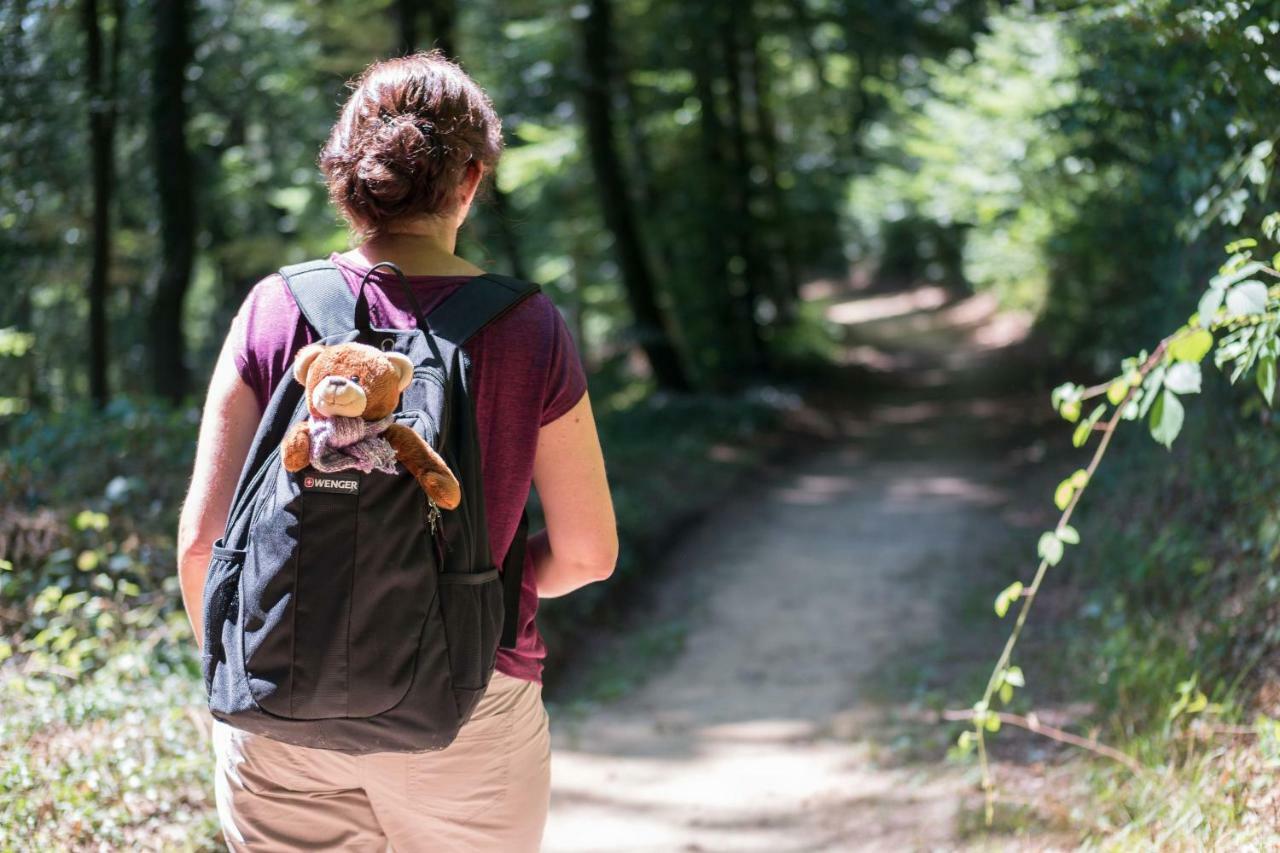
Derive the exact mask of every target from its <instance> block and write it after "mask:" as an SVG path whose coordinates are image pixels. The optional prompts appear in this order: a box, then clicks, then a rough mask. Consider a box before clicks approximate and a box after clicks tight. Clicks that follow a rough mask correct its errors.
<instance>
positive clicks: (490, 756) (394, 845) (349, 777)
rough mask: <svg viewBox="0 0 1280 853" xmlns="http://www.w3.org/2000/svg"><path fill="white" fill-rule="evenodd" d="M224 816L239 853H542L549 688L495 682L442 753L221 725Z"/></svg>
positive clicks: (219, 783) (218, 746)
mask: <svg viewBox="0 0 1280 853" xmlns="http://www.w3.org/2000/svg"><path fill="white" fill-rule="evenodd" d="M213 744H214V753H215V755H216V756H217V778H216V780H215V781H216V790H217V799H218V818H219V820H220V822H221V824H222V831H223V834H224V835H225V837H226V841H227V845H228V846H229V847H230V848H231V849H232V850H233V851H237V853H239V851H255V852H256V851H277V850H343V851H348V850H350V851H365V850H369V851H380V853H381V851H385V850H387V849H389V848H390V849H392V850H394V851H395V853H412V852H413V851H426V850H430V851H464V853H471V851H487V850H493V851H503V852H504V853H507V851H511V853H518V851H536V850H537V849H538V846H539V845H540V844H541V841H542V829H543V826H544V825H545V824H546V820H547V806H548V803H549V800H550V792H551V741H550V737H549V734H548V731H547V712H546V709H545V708H543V705H542V688H541V686H540V685H538V684H535V683H534V682H531V681H523V680H521V679H517V678H511V677H509V676H506V675H503V674H502V673H498V672H495V673H494V674H493V680H492V682H491V683H490V685H489V689H488V690H487V691H486V692H485V695H484V697H483V698H482V699H481V700H480V703H479V705H478V706H477V707H476V711H475V713H474V714H473V715H472V718H471V720H470V721H469V722H468V723H467V724H466V725H465V726H463V727H462V731H461V732H460V733H459V734H458V739H457V740H456V741H454V742H453V743H452V744H451V745H450V746H448V747H447V748H445V749H443V750H440V751H438V752H424V753H393V752H385V753H375V754H373V755H346V754H344V753H340V752H332V751H330V750H323V749H310V748H308V747H302V746H292V745H290V744H286V743H281V742H279V741H275V740H272V739H270V738H267V737H263V736H261V735H254V734H249V733H248V732H244V731H241V730H239V729H236V728H232V727H231V726H228V725H226V724H225V723H221V722H217V721H215V722H214V730H213Z"/></svg>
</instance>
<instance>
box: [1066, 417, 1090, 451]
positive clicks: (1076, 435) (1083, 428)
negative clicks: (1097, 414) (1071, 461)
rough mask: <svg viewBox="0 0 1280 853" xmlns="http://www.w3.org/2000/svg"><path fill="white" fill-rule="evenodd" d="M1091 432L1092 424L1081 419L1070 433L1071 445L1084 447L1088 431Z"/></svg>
mask: <svg viewBox="0 0 1280 853" xmlns="http://www.w3.org/2000/svg"><path fill="white" fill-rule="evenodd" d="M1091 432H1093V424H1091V423H1089V422H1088V421H1081V422H1080V423H1078V424H1076V428H1075V432H1073V433H1071V446H1072V447H1084V446H1085V445H1086V444H1088V443H1089V433H1091Z"/></svg>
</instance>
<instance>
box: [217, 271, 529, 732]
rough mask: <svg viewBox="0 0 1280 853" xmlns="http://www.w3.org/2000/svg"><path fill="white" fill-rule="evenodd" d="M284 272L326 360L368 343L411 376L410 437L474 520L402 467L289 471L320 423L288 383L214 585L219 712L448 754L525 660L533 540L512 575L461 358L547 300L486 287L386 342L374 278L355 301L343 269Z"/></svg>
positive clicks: (512, 558) (406, 397)
mask: <svg viewBox="0 0 1280 853" xmlns="http://www.w3.org/2000/svg"><path fill="white" fill-rule="evenodd" d="M379 266H383V265H379ZM385 266H391V265H385ZM393 268H394V267H393ZM375 269H376V267H375ZM395 271H396V273H397V274H399V270H398V269H396V270H395ZM280 272H281V275H283V276H284V278H285V281H286V283H287V285H288V287H289V289H290V291H291V292H292V294H293V296H294V298H295V300H296V301H297V303H298V306H299V307H300V308H301V309H302V313H303V316H304V317H305V318H306V320H307V322H308V323H309V324H310V325H311V326H312V327H313V328H314V329H315V331H316V333H317V334H318V335H319V337H320V339H321V340H323V341H324V342H325V343H330V344H332V343H340V342H344V341H359V342H361V343H367V344H371V345H373V346H376V347H380V348H382V349H384V350H388V351H390V350H394V351H396V352H400V353H403V354H405V355H407V356H408V357H409V358H410V359H411V360H412V361H413V363H414V365H415V367H414V374H413V381H412V382H411V384H410V385H409V387H408V388H406V389H405V391H404V393H403V394H402V396H401V401H400V406H399V408H398V409H397V411H396V413H395V419H396V421H397V422H398V423H401V424H404V425H406V426H408V427H410V428H412V429H414V430H415V431H417V432H418V434H419V435H421V436H422V437H423V438H424V439H426V440H427V442H428V443H430V444H431V445H432V446H433V447H435V448H436V450H438V451H439V452H440V454H441V455H442V456H443V457H444V459H445V461H446V462H447V463H448V464H449V467H450V468H451V469H452V470H453V472H454V474H455V475H456V476H457V478H458V480H459V482H460V484H461V486H462V502H461V503H460V504H459V506H458V507H457V508H456V509H455V510H452V511H449V512H443V513H434V512H432V511H431V509H432V507H430V505H429V502H428V501H427V500H426V496H425V495H424V494H423V492H422V489H421V487H420V486H419V485H418V483H417V481H416V480H415V479H414V478H413V476H411V475H410V474H408V473H407V472H405V471H404V469H403V466H401V465H397V470H396V473H395V474H386V473H383V472H380V471H377V470H374V471H373V472H371V473H368V474H363V473H361V472H359V471H354V470H353V471H343V472H339V473H336V474H320V473H319V472H316V471H314V470H313V469H311V468H306V469H303V470H302V471H300V472H297V473H293V474H291V473H289V472H288V471H286V470H285V468H284V466H283V464H282V461H281V458H280V442H281V441H282V439H283V437H284V435H285V433H286V432H287V430H288V429H289V427H290V426H291V425H292V424H293V423H294V422H295V421H298V420H301V419H303V418H305V417H307V406H306V401H305V399H304V396H305V395H304V393H303V391H304V389H303V387H302V385H301V384H299V383H298V382H297V381H295V380H294V379H293V378H292V377H288V378H286V379H284V380H282V381H281V382H280V384H279V386H278V387H277V388H276V389H275V392H274V394H273V395H272V397H271V400H270V402H269V403H268V405H267V409H266V412H265V413H264V414H263V417H262V421H261V423H260V424H259V427H258V430H257V433H256V435H255V436H254V440H253V445H252V448H251V450H250V452H249V457H248V459H247V460H246V462H245V467H244V470H243V471H242V473H241V475H240V480H239V483H238V485H237V487H236V492H235V497H234V499H233V501H232V508H231V511H230V513H229V515H228V518H227V524H226V529H225V531H224V535H223V537H222V538H221V539H220V540H219V541H218V542H217V544H216V545H215V547H214V549H213V558H212V560H211V561H210V564H209V572H208V576H207V578H206V580H205V588H204V602H203V604H204V649H203V656H202V661H201V666H202V670H203V673H204V680H205V688H206V691H207V693H208V698H209V708H210V710H211V711H212V713H213V715H214V716H215V717H216V718H218V719H220V720H223V721H225V722H227V723H228V724H230V725H232V726H235V727H237V728H240V729H244V730H247V731H251V732H256V733H259V734H264V735H267V736H270V737H272V738H275V739H277V740H281V741H285V742H288V743H293V744H298V745H302V746H309V747H317V748H322V749H333V750H339V751H342V752H348V753H356V754H360V753H369V752H414V751H421V750H429V749H441V748H443V747H445V746H448V745H449V743H451V742H452V741H453V739H454V737H455V736H456V735H457V732H458V729H459V728H460V727H461V726H462V724H463V723H465V722H466V721H467V719H468V718H469V717H470V715H471V712H472V710H473V709H474V707H475V704H476V702H477V701H478V700H479V698H480V696H481V695H482V694H483V693H484V690H485V688H486V686H487V685H488V683H489V678H490V676H491V675H492V673H493V667H494V661H495V658H496V655H497V650H498V647H499V644H500V643H501V644H502V645H505V646H512V645H514V643H515V628H516V622H517V619H516V616H517V608H518V606H519V592H520V574H521V571H522V569H523V564H524V552H525V538H526V536H527V530H528V523H527V519H526V518H522V519H521V523H520V529H519V531H518V532H517V534H516V540H515V542H513V543H512V546H511V548H510V552H509V553H508V554H507V558H506V559H505V560H504V566H503V568H502V570H501V571H499V569H498V567H497V566H495V565H494V564H493V559H492V555H491V553H490V549H489V538H488V526H487V524H486V522H485V508H484V495H483V491H482V483H481V470H480V450H479V448H480V445H479V442H478V440H477V435H476V423H475V405H474V401H473V400H472V398H471V396H470V392H471V385H470V377H469V364H468V360H467V356H466V353H465V352H464V351H463V345H464V344H465V343H466V342H467V341H468V340H469V339H470V338H472V337H473V336H474V335H475V334H476V333H477V332H479V331H480V330H481V329H483V328H484V327H485V326H487V325H489V324H490V323H492V322H493V321H494V320H496V319H498V318H499V317H501V316H502V315H503V314H505V313H506V312H507V311H509V310H511V309H512V308H514V307H515V306H516V305H518V304H519V303H520V302H521V301H523V300H524V299H526V298H528V297H529V296H531V295H532V294H534V293H536V292H537V291H538V286H537V285H536V284H531V283H529V282H524V281H520V280H518V279H513V278H509V277H506V276H499V275H493V274H487V275H483V276H477V277H476V278H473V279H470V280H469V281H467V282H466V283H465V284H463V285H462V286H461V287H460V288H459V289H458V290H457V291H455V292H454V293H453V294H451V295H450V296H449V297H448V298H447V299H446V300H445V301H444V302H443V303H442V304H441V305H440V306H439V307H437V308H436V309H435V310H434V311H433V312H431V314H430V315H428V316H427V317H425V318H423V317H422V315H421V312H420V311H416V308H417V306H416V303H415V304H414V308H415V311H416V313H417V314H418V317H419V328H417V329H407V330H406V329H375V328H372V327H371V325H370V322H369V313H368V305H367V301H366V299H365V295H364V289H365V282H366V281H367V280H368V275H366V276H365V280H363V281H362V282H361V286H360V288H359V291H358V294H353V293H352V292H351V289H350V287H348V285H347V283H346V281H345V280H344V279H343V277H342V273H341V272H340V271H339V270H338V269H337V268H336V267H334V266H333V264H331V263H330V262H328V261H310V262H307V263H304V264H296V265H293V266H289V267H285V268H283V269H282V270H281V271H280ZM400 281H401V284H402V285H404V287H405V292H406V293H407V294H409V297H410V300H411V301H412V299H413V297H412V291H411V290H410V289H409V288H408V286H407V284H405V283H404V279H403V277H402V276H401V277H400Z"/></svg>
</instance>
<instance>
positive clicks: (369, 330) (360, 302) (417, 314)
mask: <svg viewBox="0 0 1280 853" xmlns="http://www.w3.org/2000/svg"><path fill="white" fill-rule="evenodd" d="M380 267H386V268H388V269H389V270H391V271H392V272H394V273H395V274H396V279H397V280H398V281H399V282H400V287H401V289H402V290H404V295H405V299H407V300H408V302H409V310H410V311H412V312H413V319H414V320H416V321H417V323H418V328H419V329H422V330H423V331H424V332H425V331H427V321H426V317H425V316H424V315H423V313H422V306H421V305H420V304H419V303H418V297H417V296H416V295H414V292H413V288H412V287H410V286H409V280H408V279H407V278H405V274H404V270H402V269H400V267H398V266H397V265H396V264H394V263H392V262H391V261H378V262H377V263H376V264H374V265H373V266H371V267H369V269H368V270H367V271H366V272H365V274H364V275H363V276H361V277H360V286H359V287H358V288H357V289H356V311H355V315H356V316H355V321H356V329H357V330H358V331H359V332H360V334H361V335H371V334H373V324H372V322H371V321H370V318H369V299H368V297H367V296H366V295H365V292H364V286H365V284H366V283H367V282H368V281H369V276H371V275H373V273H374V271H376V270H377V269H378V268H380Z"/></svg>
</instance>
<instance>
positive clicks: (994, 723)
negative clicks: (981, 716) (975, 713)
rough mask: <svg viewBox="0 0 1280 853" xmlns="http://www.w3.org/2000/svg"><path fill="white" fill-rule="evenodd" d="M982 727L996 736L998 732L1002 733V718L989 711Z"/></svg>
mask: <svg viewBox="0 0 1280 853" xmlns="http://www.w3.org/2000/svg"><path fill="white" fill-rule="evenodd" d="M982 727H983V728H985V729H986V730H987V731H989V732H991V733H992V734H995V733H996V732H998V731H1000V718H999V717H997V716H996V715H995V714H994V713H993V712H991V711H988V712H987V717H986V719H985V720H984V721H983V724H982Z"/></svg>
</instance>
